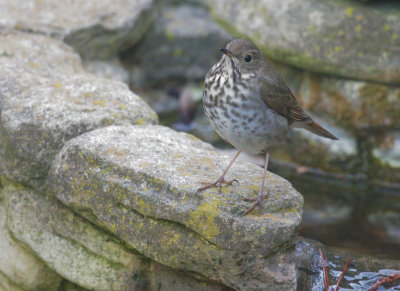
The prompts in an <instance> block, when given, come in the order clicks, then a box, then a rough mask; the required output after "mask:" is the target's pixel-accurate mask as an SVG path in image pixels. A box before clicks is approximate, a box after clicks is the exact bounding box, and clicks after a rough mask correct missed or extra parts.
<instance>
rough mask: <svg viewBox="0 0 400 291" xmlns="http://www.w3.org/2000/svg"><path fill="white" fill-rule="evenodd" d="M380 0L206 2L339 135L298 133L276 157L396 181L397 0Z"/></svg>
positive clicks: (399, 116)
mask: <svg viewBox="0 0 400 291" xmlns="http://www.w3.org/2000/svg"><path fill="white" fill-rule="evenodd" d="M383 2H385V1H376V2H372V3H368V5H367V4H363V3H359V2H350V1H314V0H303V1H291V0H284V1H273V0H262V1H247V0H246V1H245V0H239V1H236V0H235V1H234V0H223V1H219V0H218V1H217V0H215V1H211V12H212V15H213V16H214V19H216V20H217V21H219V22H220V23H221V25H222V26H223V27H225V28H226V29H227V30H228V31H230V32H232V33H233V34H235V35H237V36H238V35H244V36H247V37H249V38H250V39H252V40H253V41H254V42H255V43H256V44H257V45H258V46H259V47H260V48H261V49H262V51H263V53H264V54H265V55H266V56H267V57H268V58H270V59H271V60H273V61H276V62H277V63H278V64H279V65H278V69H280V71H281V72H282V74H283V76H284V78H285V79H286V80H287V81H288V82H289V83H290V85H291V87H292V89H293V90H294V92H295V95H297V97H298V99H299V100H300V101H301V103H302V105H303V106H304V107H305V108H306V109H308V110H309V111H310V112H311V113H312V114H314V115H315V116H316V117H320V118H321V119H323V120H321V121H322V122H323V123H324V121H325V122H326V123H328V124H332V125H334V127H333V128H332V127H329V126H328V128H329V129H331V130H332V131H333V132H334V133H335V134H336V135H338V136H339V137H340V139H341V141H339V142H335V143H332V142H330V141H325V140H322V139H318V138H311V137H310V136H309V135H307V134H306V133H304V131H303V133H300V132H299V133H297V135H298V136H296V137H295V138H293V139H291V140H292V141H291V142H290V141H289V144H288V149H287V150H285V151H284V152H283V153H282V155H281V157H283V158H288V159H289V160H291V161H295V162H300V163H302V164H306V165H310V166H314V167H318V168H323V169H325V170H329V171H334V172H335V171H336V172H347V173H349V172H350V173H351V172H354V173H360V172H364V173H365V174H367V175H369V176H370V177H373V178H374V179H376V180H386V181H392V182H396V181H398V179H399V177H400V173H399V168H400V133H399V131H398V130H399V127H398V124H399V122H400V102H399V101H400V88H399V85H400V50H399V48H400V21H399V19H400V18H399V13H400V5H399V3H397V2H389V3H383ZM233 19H234V20H235V21H232V20H233ZM282 64H283V65H286V67H285V66H282ZM299 135H300V136H299ZM302 137H303V141H302V142H299V141H298V138H302ZM278 151H279V150H278ZM310 152H311V153H313V155H310V154H309V153H310ZM315 157H317V158H315Z"/></svg>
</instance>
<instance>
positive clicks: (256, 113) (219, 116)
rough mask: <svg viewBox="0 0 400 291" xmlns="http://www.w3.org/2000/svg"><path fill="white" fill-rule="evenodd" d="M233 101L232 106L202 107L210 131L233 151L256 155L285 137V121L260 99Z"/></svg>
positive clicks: (286, 125)
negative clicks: (209, 124)
mask: <svg viewBox="0 0 400 291" xmlns="http://www.w3.org/2000/svg"><path fill="white" fill-rule="evenodd" d="M232 93H233V92H232ZM226 96H228V97H229V96H232V95H229V94H227V95H226ZM221 97H222V96H221ZM205 98H206V96H205ZM224 99H225V101H224V102H225V103H227V102H228V100H227V99H226V98H224ZM234 99H235V106H228V104H225V106H224V107H216V106H214V107H205V113H206V115H207V117H208V119H209V120H210V123H211V125H212V127H213V128H214V130H215V131H216V132H217V133H218V134H219V135H220V136H221V137H222V138H223V139H224V140H226V141H228V142H229V143H231V144H232V145H233V146H234V147H235V148H237V149H239V150H242V151H245V152H247V153H250V154H260V153H262V152H264V151H265V150H267V149H268V148H269V147H270V146H271V145H272V144H276V143H279V142H281V141H282V140H283V138H284V137H285V136H286V135H287V132H288V121H287V119H286V118H284V117H283V116H281V115H279V114H278V113H276V112H275V111H273V110H272V109H270V108H269V107H268V106H267V105H265V103H264V102H263V101H262V100H261V98H259V97H252V98H246V99H240V98H234ZM212 116H214V118H211V117H212Z"/></svg>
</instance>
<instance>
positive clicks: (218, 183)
mask: <svg viewBox="0 0 400 291" xmlns="http://www.w3.org/2000/svg"><path fill="white" fill-rule="evenodd" d="M233 182H236V183H237V184H238V185H239V181H238V180H237V179H233V180H230V181H226V180H225V179H224V177H223V176H222V177H220V178H219V179H218V180H217V181H215V182H213V183H209V182H200V183H201V184H204V186H203V187H201V188H199V189H197V191H196V193H199V192H201V191H204V190H206V189H210V188H213V187H219V191H221V188H222V185H226V186H229V185H232V184H233Z"/></svg>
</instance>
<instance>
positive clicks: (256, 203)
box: [243, 192, 268, 215]
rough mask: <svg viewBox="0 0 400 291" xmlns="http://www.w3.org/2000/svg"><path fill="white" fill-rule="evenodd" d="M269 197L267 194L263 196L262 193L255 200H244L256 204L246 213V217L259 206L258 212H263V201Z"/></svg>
mask: <svg viewBox="0 0 400 291" xmlns="http://www.w3.org/2000/svg"><path fill="white" fill-rule="evenodd" d="M267 197H268V193H267V194H262V192H260V193H258V195H257V197H255V198H243V200H244V201H250V202H254V204H253V205H252V206H251V207H250V208H249V209H248V210H247V211H246V212H245V215H247V214H249V213H250V212H251V211H252V210H253V209H254V208H255V207H256V206H258V210H259V211H261V208H262V200H263V199H264V198H267Z"/></svg>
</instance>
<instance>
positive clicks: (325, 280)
mask: <svg viewBox="0 0 400 291" xmlns="http://www.w3.org/2000/svg"><path fill="white" fill-rule="evenodd" d="M319 253H320V255H321V263H320V267H321V268H322V269H323V270H324V284H325V291H328V290H329V277H328V268H327V267H328V262H327V261H326V260H325V257H324V254H323V253H322V251H321V249H319Z"/></svg>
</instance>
